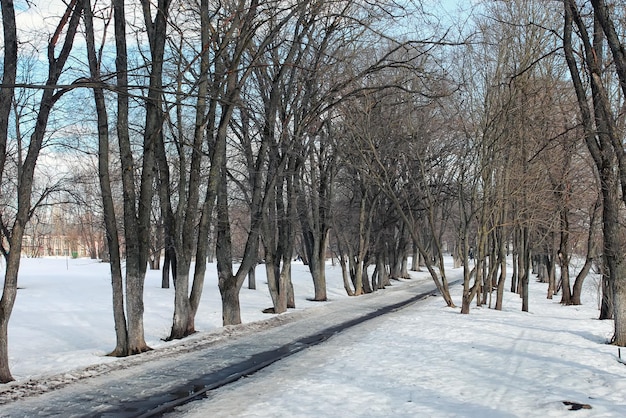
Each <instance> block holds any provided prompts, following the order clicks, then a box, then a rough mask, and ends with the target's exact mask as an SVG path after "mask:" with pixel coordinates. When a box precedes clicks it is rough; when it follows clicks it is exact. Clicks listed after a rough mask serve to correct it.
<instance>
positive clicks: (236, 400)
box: [0, 258, 626, 418]
mask: <svg viewBox="0 0 626 418" xmlns="http://www.w3.org/2000/svg"><path fill="white" fill-rule="evenodd" d="M22 261H23V264H22V268H21V270H20V282H19V286H20V290H18V298H17V302H16V304H15V308H14V312H13V315H12V317H11V322H10V325H9V355H10V362H11V370H12V373H13V375H14V377H15V378H16V379H17V382H13V383H10V384H8V385H3V386H0V403H1V402H6V401H8V399H10V398H14V397H18V396H26V395H29V396H35V395H36V393H37V392H38V391H39V392H43V391H47V390H50V389H51V388H53V387H54V386H55V384H56V385H58V386H62V385H71V384H76V381H78V380H81V379H85V378H88V376H91V375H98V374H102V373H106V371H107V370H108V368H110V367H121V366H120V365H124V364H131V363H132V364H140V363H141V362H145V361H150V359H151V358H158V356H159V353H164V352H172V351H176V350H189V349H193V344H194V342H200V341H205V340H207V339H210V338H215V339H219V338H228V336H229V333H232V332H236V330H234V329H231V328H227V329H224V328H221V326H220V324H221V307H220V298H219V292H218V290H217V284H216V276H215V268H213V267H212V266H209V269H208V274H207V279H206V283H205V290H204V293H203V300H202V304H201V307H200V310H199V312H198V316H197V320H196V327H197V329H198V330H199V331H200V332H198V333H197V334H195V335H194V336H192V337H190V338H189V339H187V340H185V341H183V342H164V341H163V338H165V337H167V335H168V333H169V330H170V325H171V318H172V314H173V312H172V309H173V308H172V306H173V289H161V288H160V272H158V271H150V272H149V273H148V277H147V279H146V289H145V305H146V312H145V329H146V340H147V342H148V344H149V345H150V346H151V347H153V348H155V351H153V352H151V353H148V355H142V356H134V357H133V358H127V359H114V358H110V357H106V356H105V355H106V353H107V352H108V351H110V350H111V349H112V348H113V347H114V343H115V335H114V329H113V318H112V312H111V290H110V277H109V272H108V265H106V264H103V263H99V262H97V261H92V260H88V259H76V260H74V259H65V258H58V259H56V258H44V259H23V260H22ZM293 270H294V276H293V281H294V287H295V292H296V298H297V299H296V304H297V306H298V309H296V310H295V311H291V312H290V313H287V314H284V315H281V316H279V317H276V316H271V315H267V314H263V313H262V312H261V310H262V309H264V308H267V307H269V306H271V299H270V297H269V295H268V293H267V285H266V283H265V279H264V274H265V272H264V269H263V266H259V267H258V270H257V287H258V290H249V289H247V288H246V286H245V285H244V288H243V289H242V292H241V301H242V318H243V321H244V322H245V323H248V324H249V325H248V327H254V326H255V323H256V324H258V325H257V326H259V327H262V326H267V325H262V324H268V323H270V322H271V321H272V320H271V319H270V320H269V321H268V319H269V318H280V317H284V318H287V317H289V316H297V315H302V313H303V312H313V311H314V310H309V308H311V307H314V306H315V307H319V306H320V304H319V303H314V302H310V301H308V300H307V299H306V298H308V297H311V296H312V292H313V290H312V282H311V279H310V276H309V274H308V270H307V267H306V266H303V265H302V264H299V263H296V264H294V268H293ZM447 271H448V274H449V278H450V279H451V280H454V279H455V278H458V277H460V275H461V274H462V271H461V269H452V268H451V267H450V266H448V268H447ZM413 275H414V277H415V278H420V277H421V278H424V277H427V273H425V272H421V273H413ZM597 280H598V279H597V278H596V277H594V276H590V277H589V278H588V279H587V281H586V286H585V292H584V294H583V305H581V306H562V305H560V304H559V303H558V302H559V298H560V296H558V297H556V298H555V299H553V300H548V299H546V297H545V296H546V285H545V284H541V283H536V282H534V281H531V286H530V295H531V296H530V312H528V313H525V312H521V300H520V299H519V296H517V295H515V294H512V293H509V292H506V293H505V301H504V309H503V310H502V311H495V310H493V309H489V308H488V307H482V308H476V307H475V305H474V306H472V311H471V313H470V315H460V314H459V308H454V309H453V308H447V307H445V306H444V303H443V300H442V299H441V298H440V297H432V298H428V299H426V300H425V301H421V302H418V303H416V304H414V305H411V306H409V307H408V308H405V309H402V310H399V311H396V312H393V313H391V314H388V315H385V316H383V317H379V318H375V319H373V320H371V321H368V322H366V323H364V324H361V325H358V326H356V327H354V328H352V329H349V330H346V331H343V332H341V333H339V334H337V335H335V336H333V337H332V338H330V339H329V340H328V341H326V342H325V343H323V344H320V345H317V346H315V347H312V348H309V349H307V350H304V351H303V352H300V353H298V354H295V355H293V356H291V357H289V358H287V359H286V360H283V361H281V362H279V363H276V364H274V365H272V366H270V367H268V368H266V369H264V370H262V371H261V372H258V373H256V374H255V375H253V376H251V377H248V378H245V379H241V380H240V381H238V382H236V383H234V384H231V385H229V386H227V387H225V388H222V389H218V390H216V391H213V392H211V393H210V394H209V396H208V398H207V399H206V400H202V401H196V402H192V403H190V404H188V405H186V406H184V407H181V408H179V409H178V410H177V411H176V412H175V413H173V414H171V415H172V416H188V417H201V416H202V417H204V416H237V417H254V416H274V417H287V416H289V417H308V416H353V417H387V416H394V417H415V416H430V417H458V416H462V417H562V416H576V417H577V418H578V417H623V416H626V365H624V364H621V363H619V362H618V361H617V354H618V350H617V348H616V347H614V346H611V345H609V344H607V341H608V340H609V339H610V337H611V334H612V327H613V323H612V321H599V320H597V319H596V318H597V317H598V303H597V300H598V285H597ZM327 281H328V288H329V298H330V300H331V302H329V303H330V304H331V305H332V304H342V303H343V304H345V303H346V301H348V297H347V296H346V295H345V291H344V290H343V285H342V281H341V269H340V268H339V266H331V265H328V268H327ZM407 283H411V281H401V282H394V287H399V286H406V285H407ZM452 290H453V297H454V300H455V302H456V303H457V304H459V305H460V296H461V287H460V286H454V287H453V289H452ZM367 300H368V299H367V298H363V301H364V303H367ZM350 301H351V302H352V301H353V299H350ZM329 306H330V305H329ZM257 321H264V322H257ZM243 328H244V329H245V327H243ZM623 351H624V356H625V357H626V350H623ZM54 382H57V383H54ZM33 388H37V389H36V390H34V389H33ZM3 395H6V396H4V398H3ZM564 402H573V403H575V404H583V405H589V406H590V407H591V409H584V408H583V409H580V410H577V411H570V410H569V408H570V406H568V405H565V404H564ZM1 411H2V409H1V407H0V415H2V412H1Z"/></svg>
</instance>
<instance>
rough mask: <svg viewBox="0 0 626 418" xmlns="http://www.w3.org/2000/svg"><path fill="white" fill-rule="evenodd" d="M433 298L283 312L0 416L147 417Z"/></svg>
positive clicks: (411, 287)
mask: <svg viewBox="0 0 626 418" xmlns="http://www.w3.org/2000/svg"><path fill="white" fill-rule="evenodd" d="M432 293H434V285H433V283H432V281H431V280H430V279H428V280H426V279H422V280H412V281H408V282H406V283H402V285H398V286H392V287H389V288H387V289H385V290H384V291H381V292H376V293H373V294H369V295H364V296H361V297H357V298H349V299H344V300H342V301H340V302H337V303H329V304H324V305H321V306H319V307H316V308H310V309H307V310H303V311H295V312H293V313H291V314H286V315H281V316H279V317H276V318H278V320H275V321H267V326H266V327H263V326H259V327H252V329H251V330H249V331H247V332H242V333H240V335H237V332H234V334H235V336H234V337H233V338H229V339H224V340H221V341H218V342H212V343H207V344H206V345H205V346H202V344H199V345H197V347H196V349H194V350H191V351H186V352H181V353H179V352H174V353H169V354H166V355H158V354H157V355H154V354H153V355H151V356H149V358H148V357H146V358H147V361H144V362H141V361H140V362H137V363H138V364H135V365H132V366H129V367H127V368H122V369H118V370H113V371H111V372H108V373H106V374H103V375H99V376H96V377H93V378H89V379H85V380H81V381H79V382H76V383H73V384H70V385H68V386H65V387H62V388H60V389H57V390H54V391H50V392H47V393H44V394H42V395H38V396H31V397H26V398H23V399H19V400H16V401H14V402H11V403H8V404H5V405H2V406H0V417H22V416H23V417H33V416H47V417H53V416H59V417H61V416H62V417H85V416H88V417H116V418H117V417H149V416H159V415H161V414H163V413H165V412H167V411H169V410H171V408H173V407H174V406H178V405H181V404H183V403H184V402H188V401H191V400H194V399H196V398H198V397H200V396H203V395H204V394H205V393H206V392H207V391H210V390H212V389H215V388H217V387H220V386H223V385H225V384H228V383H230V382H232V381H235V380H237V379H239V378H241V377H242V376H246V375H250V374H252V373H254V372H255V371H257V370H260V369H261V368H263V367H266V366H268V365H269V364H272V363H274V362H276V361H279V360H281V359H282V358H285V357H286V356H289V355H291V354H293V353H296V352H299V351H301V350H303V349H306V348H307V347H308V346H311V345H315V344H319V343H322V342H323V341H325V340H326V339H327V338H329V337H330V336H332V335H334V334H336V333H338V332H341V331H342V330H343V329H345V328H347V327H350V326H353V325H356V324H358V323H361V322H363V321H366V320H368V319H371V318H374V317H376V316H379V315H382V314H385V313H387V312H390V311H393V310H397V309H401V308H402V307H404V306H407V305H408V304H411V303H414V302H416V301H417V300H419V299H421V298H423V297H425V296H427V295H429V294H432Z"/></svg>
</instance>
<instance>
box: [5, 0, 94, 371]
mask: <svg viewBox="0 0 626 418" xmlns="http://www.w3.org/2000/svg"><path fill="white" fill-rule="evenodd" d="M0 5H1V7H2V23H3V30H4V36H5V39H4V47H5V50H4V54H5V58H4V59H5V67H4V71H5V73H4V74H3V80H2V82H3V84H4V83H12V82H14V81H15V72H14V71H15V70H16V63H17V35H16V26H15V10H14V7H13V2H12V1H5V0H2V2H1V3H0ZM82 11H83V2H82V1H77V0H74V1H72V2H70V3H69V5H68V6H67V8H66V11H65V15H64V16H63V18H62V19H61V21H60V23H59V25H58V27H57V28H56V31H55V34H54V36H53V38H52V39H51V40H50V42H49V43H48V78H47V80H46V86H48V88H47V89H44V91H43V93H42V96H41V100H40V103H39V109H38V111H37V117H36V121H35V126H34V128H33V133H32V134H31V137H30V143H29V145H28V152H27V153H26V158H25V159H24V163H23V164H22V165H21V167H19V168H20V169H21V170H20V171H19V175H18V178H17V213H16V215H15V221H14V223H13V226H12V227H11V228H9V226H8V225H6V224H3V225H2V228H3V230H4V231H3V232H4V235H5V238H6V239H7V241H8V244H9V248H8V249H6V248H5V247H4V245H0V246H1V247H2V248H3V251H2V253H3V255H4V257H5V259H6V267H5V274H4V286H3V291H2V298H0V382H2V383H6V382H9V381H11V380H13V377H12V376H11V372H10V369H9V357H8V326H9V318H10V316H11V312H12V310H13V305H14V304H15V299H16V297H17V276H18V271H19V266H20V256H21V253H22V238H23V237H24V230H25V228H26V224H27V223H28V221H29V219H30V217H31V215H32V209H33V208H31V194H32V189H33V181H34V172H35V165H36V163H37V159H38V157H39V153H40V151H41V148H42V145H43V140H44V137H45V134H46V129H47V126H48V120H49V117H50V113H51V112H52V108H53V107H54V105H55V103H56V102H57V101H58V100H59V99H60V97H61V96H62V94H63V91H57V87H56V86H57V85H58V81H59V78H60V76H61V73H62V71H63V67H64V66H65V63H66V62H67V59H68V57H69V55H70V52H71V51H72V47H73V44H74V37H75V34H76V30H77V28H78V25H79V23H80V17H81V15H82ZM63 34H65V39H64V40H63V42H62V47H61V48H60V51H59V52H58V57H55V56H56V53H55V48H56V47H57V46H58V44H59V41H60V37H61V36H62V35H63ZM11 60H12V62H8V61H11ZM12 85H13V84H11V86H12ZM11 86H9V88H8V89H5V88H4V87H3V88H2V93H3V98H2V99H0V100H2V101H1V102H0V103H2V108H0V120H2V119H3V118H5V117H8V115H9V113H8V112H10V108H7V106H10V105H11V103H12V100H13V88H12V87H11ZM5 95H6V96H5ZM4 129H5V127H3V128H2V131H0V132H1V134H0V135H1V136H0V162H1V163H2V166H0V173H3V172H4V164H5V162H6V144H7V136H6V135H7V134H6V131H4ZM0 178H1V177H0Z"/></svg>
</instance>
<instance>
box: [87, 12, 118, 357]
mask: <svg viewBox="0 0 626 418" xmlns="http://www.w3.org/2000/svg"><path fill="white" fill-rule="evenodd" d="M85 6H86V7H85V37H86V41H87V42H86V45H87V55H88V61H89V68H90V73H91V77H92V78H93V79H94V80H99V79H100V63H99V62H98V60H97V58H96V57H97V56H96V48H95V40H94V28H93V16H92V11H91V5H90V2H89V1H86V2H85ZM93 93H94V100H95V105H96V114H97V118H98V178H99V182H100V194H101V196H102V208H103V214H104V226H105V230H106V244H107V249H108V252H109V254H108V259H109V266H110V270H111V287H112V298H113V320H114V324H115V336H116V344H115V349H114V350H113V351H112V352H111V353H109V355H110V356H115V357H123V356H127V355H128V329H127V326H126V313H125V312H124V279H123V275H122V268H121V263H122V260H121V257H120V244H119V234H118V231H117V221H116V216H115V205H114V203H113V192H112V190H111V179H110V172H109V126H108V116H107V109H106V102H105V97H104V91H103V90H102V89H101V88H94V89H93Z"/></svg>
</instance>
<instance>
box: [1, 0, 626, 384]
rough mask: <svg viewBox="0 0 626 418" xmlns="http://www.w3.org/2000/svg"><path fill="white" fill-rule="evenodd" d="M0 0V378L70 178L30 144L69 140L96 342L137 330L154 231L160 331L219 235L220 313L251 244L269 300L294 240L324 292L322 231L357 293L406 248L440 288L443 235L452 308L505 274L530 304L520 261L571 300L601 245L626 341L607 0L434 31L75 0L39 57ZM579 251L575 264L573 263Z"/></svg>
mask: <svg viewBox="0 0 626 418" xmlns="http://www.w3.org/2000/svg"><path fill="white" fill-rule="evenodd" d="M0 5H1V6H2V24H3V31H4V32H3V45H4V47H3V50H2V53H3V59H4V64H3V78H2V86H1V94H0V187H1V194H0V199H1V200H2V202H3V207H2V209H1V210H0V222H1V228H2V229H1V233H0V234H1V236H2V245H1V250H2V253H3V255H4V257H5V259H6V270H5V275H4V289H3V294H2V300H1V301H0V332H1V334H0V381H2V382H8V381H10V380H12V377H11V374H10V370H9V367H8V351H7V336H8V335H7V331H8V321H9V317H10V313H11V309H12V306H13V303H14V302H15V299H16V295H17V277H18V270H19V260H20V253H21V249H22V248H21V245H22V238H23V236H24V231H25V227H26V224H27V223H28V222H29V220H30V219H31V218H32V217H33V215H34V214H36V213H37V208H38V207H41V205H44V204H47V203H49V202H51V201H52V200H53V199H58V197H59V196H63V200H66V199H67V197H68V196H69V197H72V198H77V197H79V195H80V193H78V192H77V188H76V187H75V185H76V184H77V181H74V182H71V184H73V185H74V187H67V186H66V184H67V183H66V182H65V181H59V182H55V183H51V182H50V181H49V180H50V178H49V177H47V178H46V179H47V180H48V181H43V180H42V178H41V177H39V178H38V177H37V176H36V174H37V170H36V169H35V164H36V162H37V160H38V157H39V154H40V153H42V152H43V153H44V154H47V155H55V156H56V157H57V158H61V157H63V158H67V157H68V154H70V151H69V149H70V148H71V149H73V151H74V152H77V153H78V155H80V156H81V157H80V158H78V160H79V161H83V162H85V161H87V163H85V165H88V164H89V163H93V164H92V165H93V166H94V167H95V168H94V172H93V174H92V175H91V176H90V175H85V172H81V173H80V179H81V180H80V184H90V181H89V180H88V179H89V178H91V179H92V180H91V184H94V185H97V186H98V187H97V188H96V189H98V193H97V195H98V197H97V199H96V201H97V202H98V204H97V205H96V206H94V205H93V202H94V200H93V199H89V198H83V199H79V200H81V202H82V203H81V205H82V206H83V207H86V206H87V205H86V204H87V203H89V205H88V206H89V207H90V210H92V211H93V212H94V213H97V214H98V215H99V216H100V217H101V219H102V220H103V228H104V230H105V231H106V234H105V235H106V241H107V242H106V244H107V245H106V247H107V248H108V250H109V260H110V266H111V277H112V298H113V313H114V318H115V329H116V336H117V344H116V347H115V349H114V350H113V351H112V353H111V355H116V356H125V355H130V354H136V353H141V352H143V351H146V350H149V349H150V348H149V347H148V346H147V344H146V342H145V340H144V332H143V285H144V278H145V273H146V269H147V266H148V262H149V261H150V259H151V257H153V255H154V253H155V242H160V243H161V244H160V245H157V246H156V247H157V248H158V247H162V248H163V250H164V252H165V265H164V271H169V270H170V269H171V272H172V276H173V284H174V287H175V301H174V315H173V321H172V328H171V331H170V335H169V338H170V339H178V338H183V337H185V336H187V335H189V334H191V333H193V332H194V331H195V329H194V318H195V315H196V312H197V309H198V305H199V303H200V297H201V291H202V288H203V280H204V273H205V271H206V267H207V263H206V262H203V261H204V260H206V259H207V256H208V255H209V254H210V253H211V252H212V249H214V251H215V257H216V261H217V269H218V277H219V291H220V294H221V296H222V312H223V322H224V324H225V325H229V324H238V323H240V322H241V318H240V313H239V291H240V289H241V287H242V286H243V283H244V281H245V279H246V277H249V278H252V277H253V272H254V267H255V265H256V264H257V263H258V261H259V259H263V260H264V263H265V265H266V271H267V283H268V288H269V291H270V294H271V297H272V301H273V305H274V306H273V310H274V312H276V313H281V312H284V311H285V310H286V309H288V308H290V307H294V297H293V290H292V286H291V273H290V267H291V260H292V259H293V257H294V256H295V255H296V254H297V255H299V256H301V257H302V258H303V259H304V260H305V262H306V263H307V264H308V266H309V268H310V272H311V276H312V279H313V281H314V284H315V294H314V295H312V297H313V298H314V299H315V300H319V301H323V300H325V299H326V284H325V276H324V272H325V270H324V267H325V260H326V257H327V252H328V249H329V248H331V249H332V250H333V251H334V252H335V253H336V255H337V257H338V259H339V262H340V263H341V266H342V268H343V271H344V285H345V288H346V291H347V292H348V294H350V295H360V294H363V293H366V292H371V291H374V290H376V289H380V288H383V287H384V286H386V285H387V284H388V283H389V281H390V279H391V278H399V277H408V271H407V270H408V267H409V266H408V264H407V263H408V260H409V258H410V257H411V256H412V259H413V266H411V268H413V269H418V268H420V267H421V268H425V269H427V270H428V272H429V273H430V275H431V277H432V279H433V281H434V283H435V284H436V286H437V288H438V289H439V290H440V292H441V294H442V296H443V299H444V301H445V303H446V304H447V305H448V306H454V302H453V300H452V298H451V296H450V292H449V289H448V285H449V283H448V280H447V277H446V271H445V269H444V263H443V256H444V254H445V253H446V252H450V253H452V254H453V256H454V257H455V259H456V260H457V262H458V266H463V269H464V280H463V298H462V306H461V312H463V313H469V312H470V307H471V304H472V303H473V302H476V303H477V304H478V305H483V304H487V305H489V306H493V307H494V308H495V309H501V308H502V299H503V294H504V291H505V282H506V280H507V279H510V288H509V289H510V291H513V292H518V293H519V294H520V296H521V297H522V309H523V310H528V309H529V300H528V283H529V280H530V276H531V272H532V270H533V268H534V269H535V271H536V272H537V273H538V274H539V275H540V277H541V278H542V279H543V280H545V281H546V282H547V287H548V290H547V296H548V297H550V298H552V297H553V296H554V295H555V294H556V293H557V291H559V290H560V291H561V295H562V296H561V302H562V303H564V304H577V303H580V292H581V289H582V280H583V279H584V277H585V276H586V274H587V272H588V271H589V269H590V268H591V266H592V263H594V262H595V263H596V265H597V266H599V267H601V268H603V270H602V271H603V273H604V277H605V279H606V284H607V286H606V288H605V295H606V296H607V297H606V298H604V304H603V310H602V312H603V315H604V316H605V317H611V316H614V318H615V320H616V328H615V331H616V332H615V342H616V343H617V344H620V345H624V343H625V342H626V341H625V339H626V329H622V328H623V327H624V325H623V324H624V315H625V314H626V312H624V306H626V305H624V303H623V301H622V299H623V297H624V286H623V285H621V284H620V283H622V281H623V280H624V277H623V276H624V275H623V272H621V270H620V268H621V266H622V265H623V263H622V258H620V257H623V254H622V253H623V251H622V249H623V245H622V243H621V239H623V238H622V237H623V233H621V232H620V231H621V230H620V229H619V228H621V227H620V226H619V225H620V222H619V219H620V213H621V212H622V211H623V209H622V204H623V203H624V200H622V199H623V196H624V194H623V193H621V194H620V191H621V190H620V189H618V186H619V185H620V184H621V185H622V186H623V187H626V186H624V184H626V183H624V181H626V180H624V179H626V175H623V174H622V172H621V168H622V163H623V161H622V160H623V153H624V152H623V149H622V148H621V140H620V138H621V137H622V133H621V132H622V126H623V123H622V122H621V121H622V116H621V114H620V113H619V112H620V110H621V106H622V101H623V97H624V94H623V93H621V90H620V86H621V88H623V86H626V76H624V75H623V74H622V73H623V72H624V70H623V69H621V66H620V65H622V64H623V63H624V61H623V60H624V55H623V46H622V44H620V39H623V36H621V32H620V31H621V30H622V29H623V27H622V26H621V25H620V20H619V18H623V17H624V10H623V9H621V8H619V7H618V6H611V7H609V6H607V4H606V2H604V1H592V4H591V5H587V4H578V3H576V2H575V1H574V0H564V1H554V2H544V1H522V0H512V1H506V2H500V1H498V2H484V3H483V4H477V5H476V6H475V9H473V10H472V11H471V12H472V13H469V14H465V15H464V21H465V22H470V23H469V25H468V26H466V27H463V26H461V25H460V23H459V24H458V25H452V26H451V27H448V28H447V30H445V28H442V27H440V25H441V21H437V20H436V19H435V18H434V16H435V15H434V13H433V11H432V10H429V9H428V8H427V5H426V4H424V5H422V4H421V3H420V2H395V1H393V0H385V1H378V2H370V1H364V0H315V1H309V2H297V1H291V0H228V1H213V0H193V1H190V0H154V1H149V0H142V1H141V2H139V4H136V5H134V4H127V3H126V2H124V1H123V0H111V1H102V0H72V1H70V2H68V3H67V4H63V5H62V11H61V12H60V16H59V17H58V19H57V20H56V26H55V27H54V28H52V30H51V35H50V37H49V38H48V39H47V40H46V42H47V46H46V48H47V49H46V51H47V53H46V54H45V57H42V56H40V55H39V50H37V51H28V50H27V49H26V48H27V47H28V45H29V43H28V42H23V38H24V37H27V36H31V34H28V33H26V32H24V31H23V30H21V29H20V28H19V27H18V24H17V21H18V20H17V19H16V15H15V9H16V6H15V5H14V4H13V1H10V0H1V1H0ZM59 5H61V3H59ZM138 6H140V7H138ZM18 10H22V9H19V8H18ZM46 21H47V22H50V21H51V17H50V16H48V19H47V20H46ZM594 22H595V23H594ZM588 32H589V33H591V34H592V35H593V36H590V35H589V34H588ZM453 34H456V35H453ZM20 37H22V39H21V42H18V39H20ZM33 43H34V40H33ZM605 43H606V45H608V46H609V50H610V51H611V55H610V58H611V59H608V54H607V55H606V56H605V55H604V54H603V53H602V46H603V45H604V44H605ZM74 44H76V45H74ZM579 51H582V53H580V52H579ZM620 51H621V52H620ZM29 53H30V54H31V57H35V58H33V59H32V61H29V62H33V61H34V62H36V63H38V64H37V65H32V66H31V67H28V68H29V70H26V69H25V68H26V67H21V68H22V69H21V70H18V68H20V67H19V65H20V63H25V62H26V61H27V56H28V54H29ZM35 53H36V54H35ZM620 53H621V54H622V55H620ZM620 57H621V58H620ZM620 59H621V60H622V61H620V64H618V61H619V60H620ZM44 62H46V63H47V64H46V65H43V63H44ZM43 67H45V68H46V70H45V71H46V73H47V75H44V72H43V70H42V69H41V68H43ZM624 68H626V65H624ZM568 70H569V71H568ZM41 78H43V79H44V80H45V81H43V82H38V81H37V80H39V79H41ZM572 81H574V83H572ZM619 82H621V84H619ZM587 89H590V91H592V93H593V94H591V95H589V93H588V92H587ZM624 93H626V91H624ZM77 103H80V105H81V107H82V108H83V109H87V110H86V111H79V110H78V109H76V107H75V106H76V104H77ZM73 106H74V107H73ZM585 106H587V107H585ZM590 106H591V107H590ZM25 115H36V118H29V117H27V116H25ZM581 121H582V123H581ZM10 127H14V128H10ZM585 144H586V147H585ZM73 171H74V172H75V171H76V170H75V169H74V170H73ZM65 180H66V179H65ZM85 189H89V190H90V192H89V193H93V188H87V187H85ZM600 213H601V214H602V216H600ZM600 220H602V221H603V222H600ZM157 226H158V228H160V229H161V231H162V232H161V233H158V234H155V228H156V227H157ZM600 227H602V228H601V229H602V232H603V233H602V234H600V233H599V232H598V231H599V230H600ZM616 228H617V229H616ZM242 231H243V232H242ZM235 235H236V236H238V237H239V238H238V239H239V241H240V245H239V248H237V245H234V239H233V238H234V236H235ZM159 236H160V237H162V238H160V239H158V240H157V239H156V237H159ZM212 236H214V237H215V239H214V240H210V237H212ZM241 237H243V238H241ZM607 237H608V238H607ZM159 252H160V248H159ZM122 254H123V255H124V260H123V259H122ZM574 254H576V255H580V256H582V257H583V258H584V259H586V263H585V265H584V268H583V269H582V271H581V274H579V275H578V277H576V278H575V280H570V277H569V267H570V263H571V259H572V256H573V255H574ZM470 255H471V256H472V258H473V259H474V260H475V262H474V263H469V262H467V260H468V259H469V258H470ZM508 256H512V260H513V276H512V277H511V278H507V276H506V272H507V268H506V267H507V259H508V260H511V258H507V257H508ZM194 260H195V261H196V262H195V263H194V262H193V261H194ZM531 260H532V261H534V263H533V266H531ZM122 261H124V263H125V269H122ZM235 261H236V263H235ZM369 266H375V268H374V270H373V274H371V272H372V270H371V269H368V267H369ZM557 272H560V278H557ZM572 282H573V283H572ZM494 296H495V300H493V299H494ZM611 302H613V305H611Z"/></svg>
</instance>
